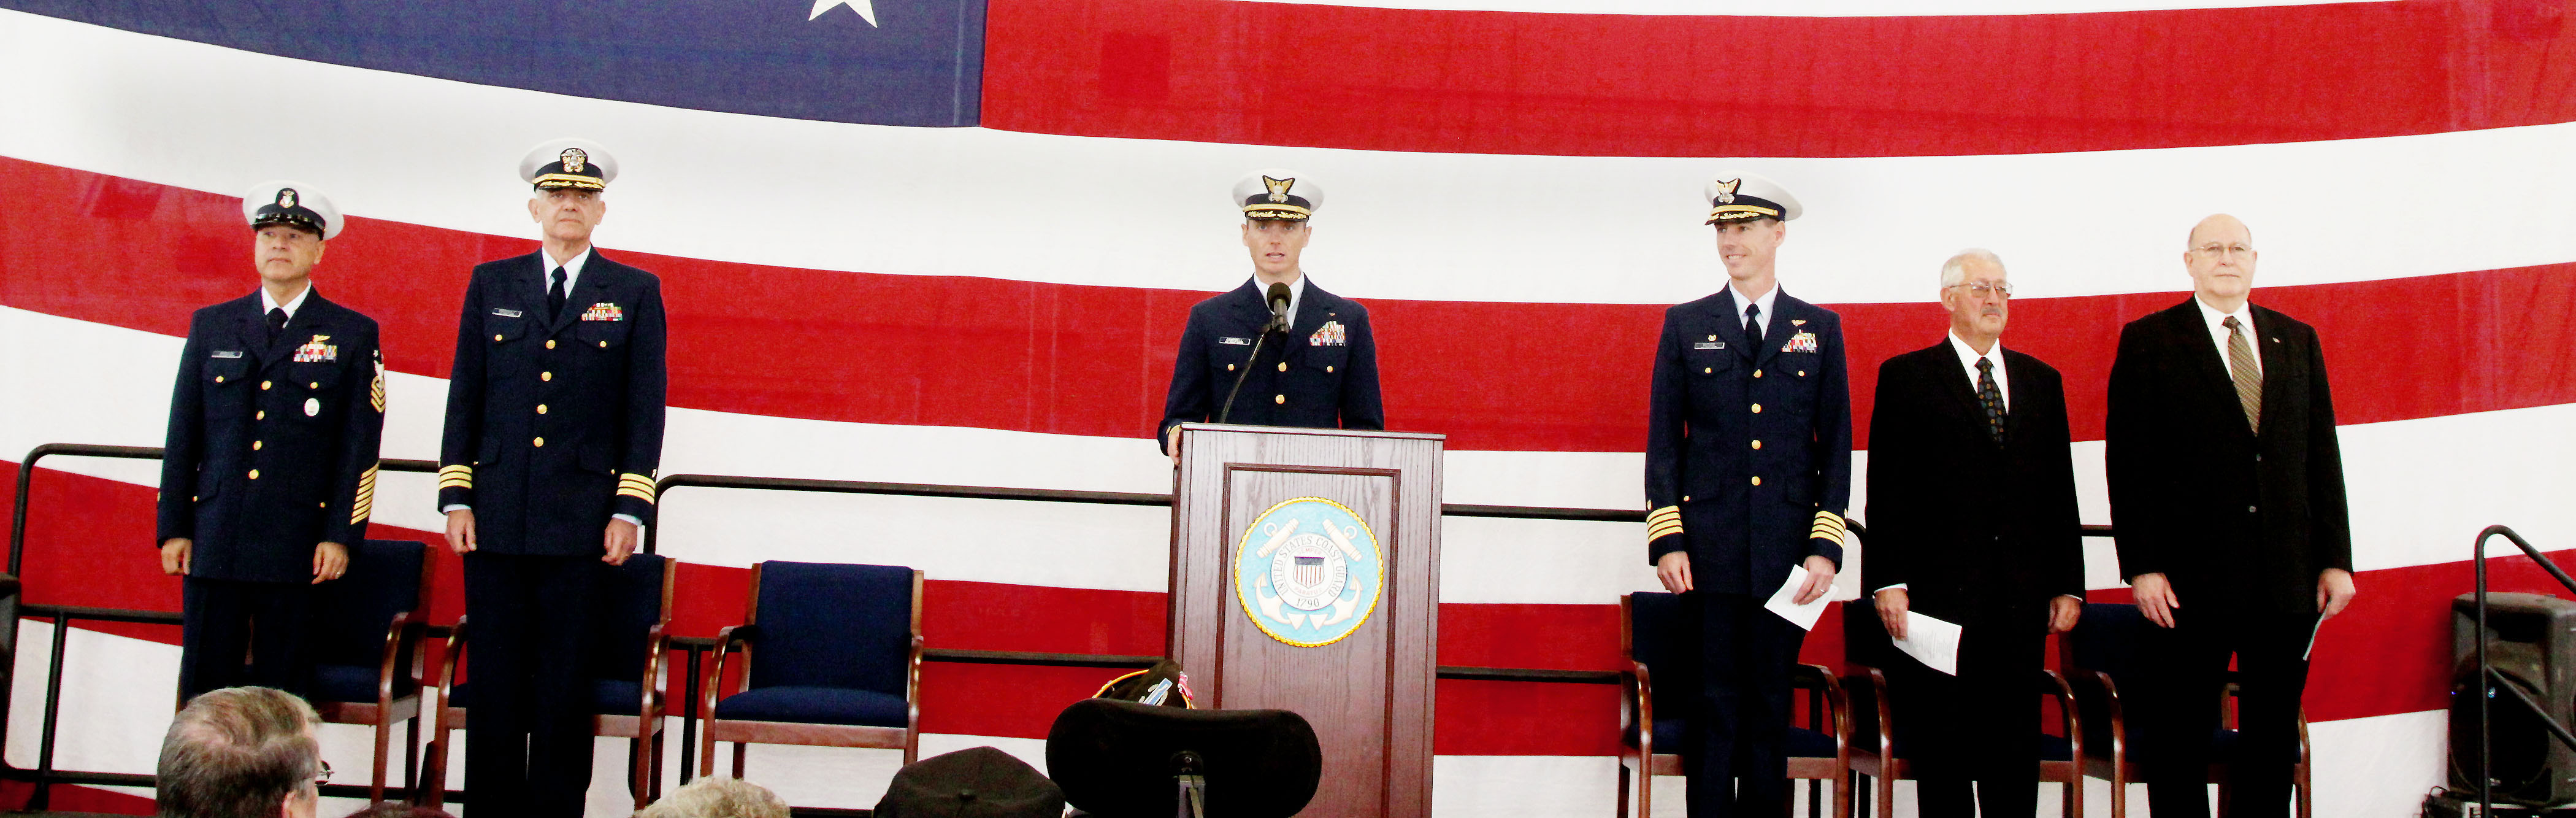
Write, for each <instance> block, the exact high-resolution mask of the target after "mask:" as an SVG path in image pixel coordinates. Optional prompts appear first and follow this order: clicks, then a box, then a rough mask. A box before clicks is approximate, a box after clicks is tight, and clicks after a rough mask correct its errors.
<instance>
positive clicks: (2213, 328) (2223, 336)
mask: <svg viewBox="0 0 2576 818" xmlns="http://www.w3.org/2000/svg"><path fill="white" fill-rule="evenodd" d="M2191 303H2193V304H2196V305H2199V306H2200V320H2201V321H2203V322H2205V323H2207V324H2208V325H2209V341H2210V343H2212V344H2216V345H2217V346H2218V368H2220V369H2226V370H2228V371H2231V372H2233V371H2235V370H2234V369H2233V367H2234V366H2235V365H2236V362H2235V361H2232V360H2229V359H2228V357H2227V327H2226V326H2225V325H2223V324H2221V323H2219V322H2222V321H2225V320H2227V318H2228V317H2229V316H2234V317H2235V318H2236V329H2237V331H2239V332H2243V333H2245V348H2246V349H2249V350H2252V351H2253V352H2254V374H2255V375H2257V376H2260V375H2262V374H2263V347H2262V345H2261V344H2260V343H2258V342H2259V341H2260V340H2262V339H2260V338H2257V337H2255V335H2254V302H2252V301H2247V302H2245V303H2244V304H2243V305H2240V306H2238V307H2237V308H2236V311H2235V312H2219V311H2218V310H2217V309H2216V308H2214V307H2211V306H2209V302H2207V301H2202V300H2200V296H2197V295H2195V296H2192V298H2191Z"/></svg>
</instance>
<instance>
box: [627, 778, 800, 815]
mask: <svg viewBox="0 0 2576 818" xmlns="http://www.w3.org/2000/svg"><path fill="white" fill-rule="evenodd" d="M635 815H636V818H787V802H785V801H781V800H779V799H778V794H777V793H773V792H770V791H769V788H767V787H763V786H761V785H758V784H754V783H751V782H749V781H744V780H742V779H739V778H726V777H724V776H720V775H710V776H706V777H703V778H698V779H695V780H692V781H690V782H689V783H688V786H684V787H681V788H679V789H676V790H672V791H671V794H670V795H666V796H663V797H662V800H660V801H655V802H653V805H652V806H649V807H645V808H644V810H643V811H642V812H638V813H635Z"/></svg>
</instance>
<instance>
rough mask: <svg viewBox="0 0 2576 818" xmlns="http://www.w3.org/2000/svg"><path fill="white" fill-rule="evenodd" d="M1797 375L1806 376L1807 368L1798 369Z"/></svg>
mask: <svg viewBox="0 0 2576 818" xmlns="http://www.w3.org/2000/svg"><path fill="white" fill-rule="evenodd" d="M1798 377H1801V378H1804V377H1807V370H1804V369H1801V370H1798Z"/></svg>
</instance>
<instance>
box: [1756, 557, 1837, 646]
mask: <svg viewBox="0 0 2576 818" xmlns="http://www.w3.org/2000/svg"><path fill="white" fill-rule="evenodd" d="M1806 584H1807V567H1806V566H1804V565H1792V566H1789V581H1788V582H1786V583H1783V584H1781V586H1780V590H1777V591H1773V592H1772V593H1771V601H1769V602H1764V603H1762V607H1764V608H1768V609H1770V611H1771V612H1772V613H1775V614H1779V615H1780V618H1782V619H1786V620H1789V624H1792V625H1796V626H1798V628H1799V629H1800V630H1810V631H1811V630H1815V629H1816V618H1817V617H1821V616H1824V615H1825V603H1826V602H1829V601H1831V599H1830V598H1831V597H1832V596H1833V594H1830V593H1828V594H1821V595H1818V596H1817V597H1816V601H1814V602H1809V603H1807V604H1805V605H1799V604H1796V603H1794V602H1791V600H1794V599H1797V598H1798V589H1799V588H1801V587H1804V586H1805V585H1806Z"/></svg>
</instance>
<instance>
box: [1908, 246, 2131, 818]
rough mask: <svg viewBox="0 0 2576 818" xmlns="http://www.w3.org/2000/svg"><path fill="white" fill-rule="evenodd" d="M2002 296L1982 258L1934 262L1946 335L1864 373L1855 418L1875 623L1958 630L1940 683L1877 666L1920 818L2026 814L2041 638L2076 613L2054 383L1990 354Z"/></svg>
mask: <svg viewBox="0 0 2576 818" xmlns="http://www.w3.org/2000/svg"><path fill="white" fill-rule="evenodd" d="M2011 298H2012V283H2011V282H2010V281H2007V280H2006V279H2005V274H2004V264H2003V260H2002V259H1999V258H1996V257H1995V254H1993V253H1991V252H1988V251H1985V250H1968V251H1965V252H1962V253H1960V254H1958V255H1956V256H1953V257H1951V259H1950V261H1949V262H1948V263H1946V264H1943V265H1942V266H1941V306H1942V307H1943V308H1944V309H1946V310H1948V311H1949V313H1950V335H1949V337H1948V338H1946V339H1944V340H1943V341H1942V342H1941V343H1938V344H1934V345H1932V346H1929V347H1925V348H1923V349H1919V350H1915V351H1913V352H1908V353H1905V354H1903V355H1899V356H1896V357H1894V358H1890V359H1888V360H1887V362H1886V363H1884V364H1881V365H1879V367H1878V398H1877V402H1876V406H1875V407H1874V408H1873V409H1872V410H1871V411H1870V417H1869V539H1868V544H1869V557H1868V559H1866V560H1863V561H1862V563H1861V573H1862V574H1863V575H1865V578H1866V580H1867V582H1866V583H1865V584H1866V585H1867V586H1868V587H1870V588H1874V589H1877V594H1876V597H1877V605H1878V615H1879V619H1880V621H1882V622H1883V623H1885V625H1886V627H1887V632H1888V634H1889V635H1890V636H1894V637H1897V638H1903V637H1904V636H1905V635H1906V633H1907V629H1906V613H1907V612H1908V611H1916V612H1920V613H1922V614H1923V615H1924V616H1929V617H1934V618H1937V619H1941V620H1943V621H1947V622H1950V623H1953V624H1957V625H1959V626H1961V629H1960V642H1959V666H1958V671H1959V673H1958V675H1957V676H1951V675H1948V674H1944V673H1941V672H1939V671H1936V670H1933V669H1931V668H1929V667H1926V666H1924V665H1923V664H1922V663H1920V662H1916V661H1914V660H1912V659H1910V658H1903V657H1902V656H1901V655H1900V656H1898V657H1896V658H1891V659H1889V660H1888V664H1889V667H1888V668H1887V670H1888V674H1889V676H1890V677H1891V678H1890V680H1889V687H1890V688H1891V691H1890V692H1891V693H1892V694H1894V695H1895V697H1896V701H1895V703H1894V708H1893V709H1894V710H1895V711H1896V712H1895V713H1894V714H1893V715H1894V717H1895V719H1896V720H1897V722H1898V723H1899V724H1903V725H1906V727H1905V732H1906V733H1907V737H1906V738H1907V742H1908V743H1909V744H1912V745H1913V746H1914V747H1916V748H1918V749H1916V750H1914V751H1913V753H1912V756H1913V760H1914V762H1915V764H1916V765H1917V769H1919V770H1920V771H1921V775H1922V784H1921V787H1920V788H1919V789H1918V790H1917V792H1918V793H1919V794H1918V799H1919V802H1918V803H1919V804H1920V805H1921V810H1922V814H1923V815H1924V816H1926V818H1938V817H1940V816H1970V815H1975V814H1977V813H1978V806H1979V805H1980V804H1982V805H1983V807H1984V812H1985V814H1986V815H1989V816H1997V815H2010V816H2015V818H2019V816H2025V815H2030V814H2032V813H2033V812H2034V811H2036V810H2037V808H2038V807H2037V799H2038V796H2039V782H2038V779H2037V773H2038V770H2039V743H2038V740H2039V733H2038V731H2037V730H2036V729H2033V725H2032V715H2031V711H2032V700H2033V698H2034V697H2035V695H2036V693H2037V689H2036V688H2035V687H2033V686H2032V684H2031V680H2032V679H2033V678H2035V677H2037V676H2038V675H2039V671H2040V669H2041V667H2042V663H2043V662H2044V658H2043V654H2044V652H2045V647H2046V645H2045V636H2046V635H2047V634H2051V633H2061V632H2064V631H2066V630H2067V629H2069V628H2072V627H2074V626H2075V619H2076V616H2077V614H2079V613H2080V612H2082V610H2083V607H2084V605H2083V602H2084V600H2083V596H2084V548H2083V541H2082V533H2081V528H2082V526H2081V524H2080V523H2079V522H2077V519H2076V512H2075V465H2074V460H2073V457H2072V455H2071V452H2070V449H2069V448H2068V446H2067V440H2068V434H2067V424H2066V390H2065V384H2064V381H2063V379H2061V378H2059V377H2058V374H2057V370H2056V369H2055V368H2052V367H2050V366H2049V365H2048V364H2045V363H2041V362H2040V360H2039V359H2038V358H2033V357H2031V356H2029V355H2026V354H2023V353H2020V352H2015V351H2011V350H2007V349H2004V348H2003V345H2002V343H2001V339H2002V336H2003V331H2004V323H2005V320H2006V319H2007V318H2008V317H2009V315H2008V314H2009V312H2010V309H2011ZM1890 653H1893V651H1890ZM1970 779H1974V780H1975V781H1976V782H1977V787H1976V796H1975V797H1974V798H1973V799H1972V798H1971V797H1970V796H1969V793H1968V781H1969V780H1970Z"/></svg>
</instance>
